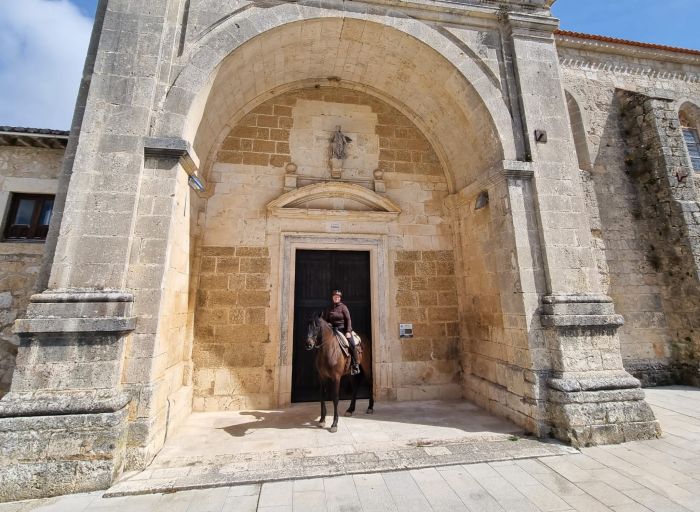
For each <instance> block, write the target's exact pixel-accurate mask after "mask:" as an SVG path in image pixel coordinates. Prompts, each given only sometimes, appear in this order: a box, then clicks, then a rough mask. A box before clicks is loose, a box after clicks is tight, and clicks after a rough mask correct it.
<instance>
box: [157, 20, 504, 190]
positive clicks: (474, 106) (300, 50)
mask: <svg viewBox="0 0 700 512" xmlns="http://www.w3.org/2000/svg"><path fill="white" fill-rule="evenodd" d="M424 28H425V27H424ZM438 37H439V36H438ZM462 58H463V60H464V62H463V63H462V67H463V68H464V69H459V66H455V64H453V63H451V62H449V61H448V60H447V59H446V58H444V57H443V56H442V55H441V54H440V53H438V52H437V51H436V50H434V49H433V48H431V47H430V46H428V45H427V44H425V43H423V42H421V41H419V40H418V39H417V38H415V37H413V36H412V35H409V34H407V33H406V32H403V31H400V30H397V29H395V28H392V27H389V26H386V25H381V24H379V23H374V22H370V21H366V20H361V19H351V18H319V19H310V20H304V21H301V22H292V23H287V24H284V25H281V26H278V27H277V28H273V29H271V30H268V31H266V32H262V33H261V34H260V35H257V36H256V37H254V38H252V39H250V40H248V41H247V42H245V43H244V44H242V45H240V46H239V47H237V48H236V49H235V50H234V51H233V52H231V53H230V54H229V55H228V56H227V57H226V58H225V59H224V60H223V61H222V62H221V63H220V65H219V66H218V69H217V71H216V75H215V78H214V80H213V82H211V81H210V83H211V87H210V88H202V90H201V91H200V93H199V94H200V99H199V102H200V105H204V108H203V111H202V109H201V106H200V111H201V113H200V114H196V115H195V114H193V113H192V112H190V113H189V114H190V115H189V117H190V119H188V121H187V122H188V123H189V126H190V128H189V131H190V132H191V133H190V137H191V136H192V133H196V136H195V148H196V149H197V152H198V153H199V155H200V158H202V160H203V161H205V160H207V158H208V156H209V155H210V154H212V151H214V150H216V145H217V142H218V141H220V140H221V138H222V134H224V133H225V132H227V131H228V130H229V129H230V128H231V126H232V125H233V124H235V122H236V120H237V119H239V118H240V117H241V116H242V115H244V114H245V113H246V112H247V111H248V110H250V109H252V108H253V107H254V106H255V105H256V104H257V103H259V102H261V101H264V100H265V99H267V98H269V97H270V95H272V94H277V93H280V92H282V91H283V90H285V89H288V85H289V84H294V83H301V82H305V83H306V84H307V85H308V83H309V81H310V80H312V81H313V80H319V81H322V82H323V84H324V85H327V84H328V83H329V82H328V78H329V77H332V78H333V80H332V81H338V83H339V84H340V85H343V86H347V84H351V86H352V87H355V88H357V87H360V88H365V90H366V91H367V92H369V93H374V94H376V95H378V96H381V97H383V98H384V99H387V100H389V102H390V103H393V104H394V106H396V107H397V108H399V110H402V111H403V112H404V113H405V114H407V115H408V116H409V117H411V118H412V119H413V120H414V122H416V124H417V126H418V127H419V128H420V129H421V130H423V131H424V133H425V134H426V136H427V137H428V139H429V140H430V141H431V142H432V143H433V145H434V147H435V148H436V150H437V152H438V154H439V155H440V158H441V159H442V160H443V165H444V167H445V168H446V170H447V174H448V181H449V182H450V188H451V189H452V190H453V191H457V190H460V189H461V188H463V187H464V186H466V185H468V184H469V183H471V182H472V181H474V179H475V178H476V177H477V176H478V175H479V174H481V173H482V172H484V171H485V170H486V169H489V168H491V167H493V166H494V165H496V164H497V163H498V162H499V161H500V160H503V159H504V158H513V154H512V153H513V149H512V146H513V145H512V132H511V133H507V131H508V130H507V129H509V126H510V123H507V124H508V126H506V127H505V128H504V126H503V124H505V123H504V121H503V119H504V118H505V119H507V118H508V117H509V116H508V113H507V109H506V107H505V105H504V104H503V106H502V107H499V103H498V102H499V100H500V94H499V93H498V97H495V96H497V93H494V94H492V97H491V98H486V99H484V98H483V97H482V96H481V95H480V94H479V93H478V92H477V89H476V88H475V87H474V84H473V83H471V82H470V81H467V80H466V79H465V74H467V72H471V73H472V74H473V71H471V70H472V68H474V67H475V66H474V63H473V62H471V61H469V59H468V57H466V56H464V55H463V54H462ZM467 68H469V69H467ZM478 76H479V75H477V78H478ZM481 80H484V81H489V80H488V77H486V76H485V75H482V78H481ZM482 85H484V86H485V87H493V86H492V84H490V82H489V84H482ZM176 86H177V83H176ZM204 94H206V95H207V96H206V97H203V95H204ZM194 103H196V102H193V104H194ZM487 103H489V105H488V106H487ZM166 105H167V103H166ZM494 105H496V107H494ZM495 108H496V109H498V112H497V114H498V117H499V121H500V123H499V124H498V126H497V123H495V122H494V116H493V115H492V114H493V112H494V109H495ZM192 110H194V107H193V109H192ZM502 110H505V112H503V111H502ZM200 116H201V117H200ZM200 120H201V122H197V121H200ZM499 128H500V130H499ZM503 132H506V133H505V135H504V133H503ZM502 142H504V143H503V144H502ZM504 147H505V150H504Z"/></svg>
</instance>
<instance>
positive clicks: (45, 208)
mask: <svg viewBox="0 0 700 512" xmlns="http://www.w3.org/2000/svg"><path fill="white" fill-rule="evenodd" d="M53 201H54V196H50V195H44V194H12V200H11V201H10V210H9V215H8V216H7V221H6V223H5V233H4V238H5V240H7V241H13V242H15V241H41V240H46V234H47V233H48V231H49V223H50V222H51V214H52V213H53Z"/></svg>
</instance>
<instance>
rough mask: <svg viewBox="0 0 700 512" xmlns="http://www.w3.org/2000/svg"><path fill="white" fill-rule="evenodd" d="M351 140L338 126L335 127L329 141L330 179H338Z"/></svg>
mask: <svg viewBox="0 0 700 512" xmlns="http://www.w3.org/2000/svg"><path fill="white" fill-rule="evenodd" d="M350 142H352V139H351V138H350V137H348V136H347V135H345V134H344V133H343V132H342V131H341V130H340V126H336V127H335V132H334V133H333V138H332V139H331V177H332V178H336V179H337V178H340V177H341V173H342V171H343V160H345V158H346V157H347V153H346V149H347V146H348V144H349V143H350Z"/></svg>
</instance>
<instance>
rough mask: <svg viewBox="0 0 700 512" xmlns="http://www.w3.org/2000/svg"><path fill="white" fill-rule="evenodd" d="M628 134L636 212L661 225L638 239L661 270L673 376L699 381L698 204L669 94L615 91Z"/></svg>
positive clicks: (699, 383)
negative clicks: (641, 238) (671, 338)
mask: <svg viewBox="0 0 700 512" xmlns="http://www.w3.org/2000/svg"><path fill="white" fill-rule="evenodd" d="M619 97H620V102H621V105H620V106H621V115H622V120H623V126H624V127H625V130H626V132H627V133H628V134H629V136H628V143H627V151H626V156H627V157H626V162H627V165H628V167H627V169H626V170H627V173H628V175H629V176H630V178H632V181H633V182H634V183H635V184H636V186H637V191H638V196H639V200H640V205H641V212H640V213H641V215H642V217H643V218H645V219H648V220H650V221H651V222H652V223H654V225H657V226H663V229H659V230H650V231H649V232H648V233H645V234H644V235H643V238H644V239H643V241H644V243H645V245H646V246H647V247H649V248H650V251H651V255H652V260H653V263H654V265H655V268H656V269H657V270H658V271H659V272H660V273H662V274H663V276H664V284H665V290H664V293H663V301H664V313H665V315H666V318H667V321H668V324H669V329H670V332H671V333H672V336H673V337H674V340H673V345H672V346H673V353H672V357H673V368H672V370H673V371H674V373H676V374H677V375H678V379H679V380H680V381H681V382H683V383H685V384H688V385H691V386H698V385H700V204H698V200H697V198H698V191H697V182H696V180H695V175H696V173H695V171H694V170H693V169H692V168H691V166H690V161H689V159H688V157H687V154H686V148H685V141H684V140H683V133H682V131H681V128H680V122H679V112H678V109H677V106H676V104H675V102H674V101H673V100H672V99H669V98H665V97H658V96H647V95H644V94H637V93H631V92H622V91H621V92H620V94H619Z"/></svg>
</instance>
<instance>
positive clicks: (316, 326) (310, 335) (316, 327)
mask: <svg viewBox="0 0 700 512" xmlns="http://www.w3.org/2000/svg"><path fill="white" fill-rule="evenodd" d="M320 320H321V318H320V317H316V318H314V320H313V321H312V322H311V325H310V326H309V330H308V331H307V333H306V341H307V342H308V340H313V341H314V344H313V345H312V346H310V347H309V346H308V343H307V347H306V350H319V349H320V348H321V347H322V346H323V338H322V336H321V334H322V333H321V322H320ZM311 329H313V332H311ZM319 339H320V341H319Z"/></svg>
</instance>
